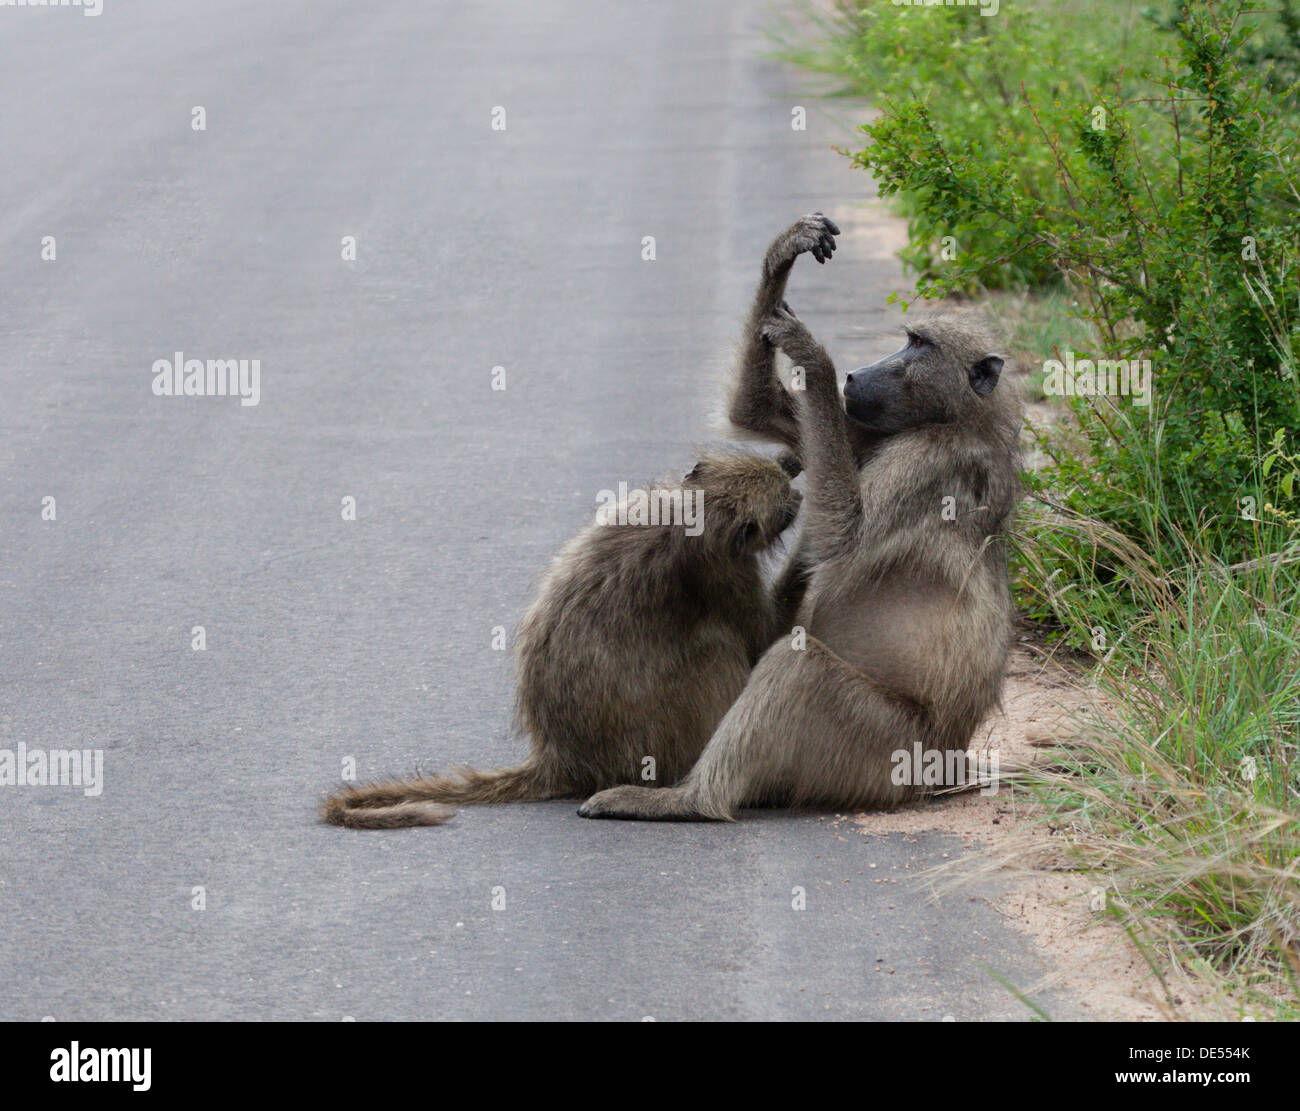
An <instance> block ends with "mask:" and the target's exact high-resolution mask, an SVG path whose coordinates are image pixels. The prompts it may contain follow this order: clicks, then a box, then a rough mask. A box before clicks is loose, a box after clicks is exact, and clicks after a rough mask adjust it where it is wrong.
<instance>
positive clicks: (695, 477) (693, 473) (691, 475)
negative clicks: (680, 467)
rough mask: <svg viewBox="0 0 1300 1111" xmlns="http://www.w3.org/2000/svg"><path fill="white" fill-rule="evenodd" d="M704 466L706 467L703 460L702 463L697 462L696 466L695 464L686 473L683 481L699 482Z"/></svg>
mask: <svg viewBox="0 0 1300 1111" xmlns="http://www.w3.org/2000/svg"><path fill="white" fill-rule="evenodd" d="M703 468H704V464H703V463H702V462H701V463H696V464H695V466H693V467H692V468H691V469H690V470H689V471H687V472H686V475H685V477H684V478H683V479H682V481H683V482H699V480H700V472H701V471H702V470H703Z"/></svg>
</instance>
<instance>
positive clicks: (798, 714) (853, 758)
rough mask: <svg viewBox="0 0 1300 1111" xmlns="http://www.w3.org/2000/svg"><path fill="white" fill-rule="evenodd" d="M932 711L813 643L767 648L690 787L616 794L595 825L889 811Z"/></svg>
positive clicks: (593, 809)
mask: <svg viewBox="0 0 1300 1111" xmlns="http://www.w3.org/2000/svg"><path fill="white" fill-rule="evenodd" d="M926 721H927V716H926V713H925V711H924V709H923V708H922V707H921V706H919V705H918V704H917V703H915V702H913V701H911V700H910V699H907V698H905V697H902V696H899V695H896V694H894V693H892V692H891V691H889V690H888V689H886V688H885V687H883V686H882V685H880V684H878V683H876V682H875V681H874V680H872V679H871V678H870V677H868V676H866V675H864V674H862V673H861V672H859V671H857V670H856V669H854V668H852V667H850V666H849V665H848V664H846V663H845V662H844V661H843V660H841V659H840V658H839V657H838V656H836V655H835V654H834V653H833V652H832V651H831V650H830V649H829V648H827V647H826V646H825V645H824V644H822V643H821V642H820V641H818V640H817V639H816V638H814V637H809V638H808V642H807V647H806V648H804V649H796V648H793V647H792V646H791V644H790V642H789V640H787V639H786V638H782V639H781V640H779V641H777V642H776V644H774V645H773V646H772V647H771V648H769V649H768V650H767V652H766V653H765V654H764V656H763V658H762V659H761V660H760V661H759V663H758V666H757V667H755V668H754V671H753V674H752V675H751V676H750V680H749V683H748V684H747V685H746V687H745V689H744V691H743V692H742V693H741V695H740V697H739V698H738V699H737V700H736V702H735V704H734V705H733V706H732V707H731V709H730V710H729V711H727V716H726V717H724V718H723V719H722V721H721V723H720V724H719V725H718V728H717V730H716V731H715V732H714V734H713V737H712V739H711V740H710V741H709V743H708V746H707V747H706V748H705V750H704V752H703V754H702V755H701V756H700V759H699V762H698V763H697V764H696V765H695V767H694V768H693V769H692V770H691V773H690V775H688V776H687V777H686V778H685V779H684V780H682V782H681V783H679V784H678V785H677V786H675V787H661V788H659V789H657V790H656V789H654V788H645V787H615V788H613V789H611V790H608V791H601V792H600V793H599V794H597V795H593V796H592V797H591V798H590V799H588V800H587V801H586V803H584V804H583V806H582V808H581V809H580V810H579V811H578V813H579V814H581V815H582V816H583V817H586V818H636V819H643V820H646V821H728V820H730V819H732V818H733V816H734V814H735V812H736V810H737V809H738V808H739V807H742V806H756V805H774V806H801V805H822V806H830V807H850V806H888V805H892V804H894V803H897V802H901V801H902V800H903V799H905V798H907V797H909V796H910V795H911V794H912V793H914V789H913V788H911V787H908V786H900V785H896V784H894V783H893V782H892V781H891V772H892V770H893V764H892V761H891V755H892V753H894V752H895V751H898V750H903V751H905V752H909V753H910V751H911V746H912V744H913V742H914V741H918V740H922V741H923V739H924V737H925V734H926Z"/></svg>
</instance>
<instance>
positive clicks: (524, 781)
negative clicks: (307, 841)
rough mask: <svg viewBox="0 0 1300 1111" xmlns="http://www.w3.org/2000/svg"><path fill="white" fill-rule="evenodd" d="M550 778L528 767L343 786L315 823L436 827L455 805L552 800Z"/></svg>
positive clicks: (463, 770)
mask: <svg viewBox="0 0 1300 1111" xmlns="http://www.w3.org/2000/svg"><path fill="white" fill-rule="evenodd" d="M551 780H552V777H551V776H550V775H548V774H546V773H545V771H544V770H543V769H542V768H540V767H539V766H538V765H536V764H534V763H531V762H530V763H525V764H521V765H520V766H519V767H517V768H503V769H502V770H501V771H494V772H480V771H475V770H474V769H473V768H457V769H456V770H455V772H454V773H453V774H452V775H430V776H421V777H420V778H418V779H393V780H389V781H388V782H386V783H371V784H368V785H367V786H365V787H345V788H343V790H341V791H336V792H335V793H334V794H332V795H330V796H329V797H328V798H326V799H325V801H324V802H323V803H322V804H321V809H320V814H321V818H322V819H324V820H325V821H326V822H329V823H330V824H332V825H336V826H350V827H351V828H353V829H399V828H401V827H402V826H440V825H442V824H443V822H446V821H448V820H449V819H450V818H451V817H452V815H454V814H455V813H456V810H455V804H457V803H461V804H465V805H469V804H472V803H493V802H528V801H531V800H536V799H547V798H554V797H556V795H557V793H560V792H557V791H556V789H555V787H554V785H553V783H552V781H551Z"/></svg>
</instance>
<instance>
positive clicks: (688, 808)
mask: <svg viewBox="0 0 1300 1111" xmlns="http://www.w3.org/2000/svg"><path fill="white" fill-rule="evenodd" d="M578 814H579V816H580V817H583V818H623V819H626V820H630V821H641V822H712V821H718V820H719V819H717V818H714V817H712V816H710V815H708V814H703V813H701V812H700V811H699V810H698V809H697V808H696V807H695V805H694V804H693V803H692V801H691V799H690V796H689V795H688V794H687V792H685V791H682V790H679V789H677V788H674V787H611V788H610V789H609V790H608V791H599V792H597V793H596V794H594V795H592V796H591V798H589V799H588V800H587V801H586V802H584V803H583V804H582V805H581V806H580V807H579V808H578Z"/></svg>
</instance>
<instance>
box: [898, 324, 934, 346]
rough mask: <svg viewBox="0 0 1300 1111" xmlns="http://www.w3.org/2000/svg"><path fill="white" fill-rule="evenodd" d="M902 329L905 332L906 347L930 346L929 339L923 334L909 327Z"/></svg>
mask: <svg viewBox="0 0 1300 1111" xmlns="http://www.w3.org/2000/svg"><path fill="white" fill-rule="evenodd" d="M904 331H906V332H907V346H908V347H930V346H932V344H931V342H930V340H928V339H926V337H925V336H923V335H921V333H920V332H914V331H912V329H911V328H906V329H904Z"/></svg>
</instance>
